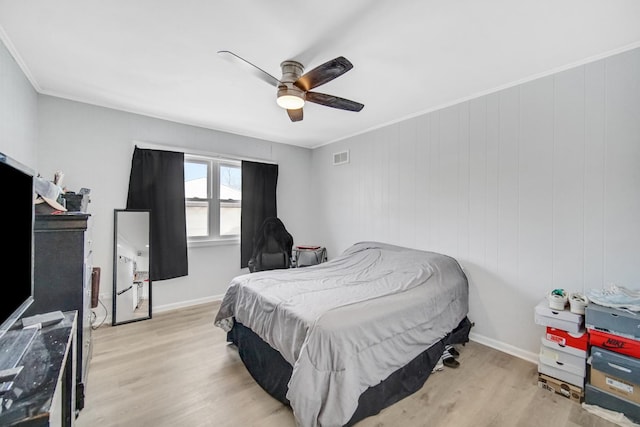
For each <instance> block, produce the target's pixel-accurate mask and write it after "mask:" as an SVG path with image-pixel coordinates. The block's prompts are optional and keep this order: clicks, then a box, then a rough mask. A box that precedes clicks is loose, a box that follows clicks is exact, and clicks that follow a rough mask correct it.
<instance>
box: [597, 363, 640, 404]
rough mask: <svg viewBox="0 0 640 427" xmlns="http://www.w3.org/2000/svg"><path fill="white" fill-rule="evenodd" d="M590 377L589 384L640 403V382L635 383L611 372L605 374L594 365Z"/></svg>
mask: <svg viewBox="0 0 640 427" xmlns="http://www.w3.org/2000/svg"><path fill="white" fill-rule="evenodd" d="M589 378H590V381H589V384H591V385H592V386H595V387H597V388H599V389H600V390H603V391H606V392H607V393H611V394H613V395H615V396H618V397H622V398H623V399H626V400H628V401H630V402H634V403H640V386H639V385H638V384H633V383H631V382H629V381H625V380H623V379H622V378H619V377H615V376H613V375H611V374H605V373H604V372H601V371H599V370H597V369H594V368H593V366H592V367H591V369H590V377H589Z"/></svg>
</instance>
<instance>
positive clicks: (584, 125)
mask: <svg viewBox="0 0 640 427" xmlns="http://www.w3.org/2000/svg"><path fill="white" fill-rule="evenodd" d="M343 149H349V150H350V156H351V162H350V163H349V164H346V165H341V166H332V165H331V162H332V153H334V152H338V151H341V150H343ZM312 158H313V159H312V162H313V175H314V177H315V179H316V181H315V182H316V185H317V186H318V187H319V189H320V191H321V196H320V197H319V199H318V204H317V205H316V209H317V211H318V213H319V216H318V220H319V222H318V223H317V227H316V229H315V230H316V233H315V234H314V235H313V238H314V239H315V240H314V243H318V244H323V245H325V246H327V248H328V252H329V256H330V257H331V256H335V255H336V254H338V253H339V252H341V251H343V250H344V249H345V248H347V247H348V246H350V245H351V244H353V243H355V242H357V241H361V240H381V241H385V242H389V243H394V244H400V245H405V246H410V247H414V248H418V249H425V250H431V251H436V252H443V253H445V254H448V255H452V256H454V257H456V258H457V259H458V260H459V261H460V263H461V265H462V266H463V268H464V269H465V271H466V272H467V275H468V277H469V281H470V314H469V317H470V319H471V320H472V321H474V322H475V324H476V326H475V327H474V328H473V330H472V336H473V337H474V339H476V340H478V341H481V342H485V343H487V344H489V345H492V346H495V347H498V348H500V349H502V350H505V351H507V352H510V353H512V354H516V355H518V356H520V357H523V358H527V359H529V360H532V361H534V360H536V358H537V351H538V349H539V345H540V343H539V339H540V336H541V334H542V332H543V328H542V327H541V326H537V325H535V324H534V315H533V308H534V306H535V305H536V304H537V303H538V302H539V301H540V300H541V299H543V298H544V296H545V294H546V292H548V291H549V290H551V289H554V288H558V287H561V288H565V289H567V290H568V291H582V292H586V291H587V290H588V289H589V288H600V287H602V286H604V285H607V284H609V283H617V284H620V285H624V286H627V287H630V288H640V271H639V270H638V268H637V265H638V264H639V262H640V244H639V243H638V242H640V49H636V50H633V51H629V52H626V53H623V54H619V55H616V56H613V57H610V58H607V59H605V60H601V61H598V62H595V63H592V64H588V65H585V66H581V67H578V68H575V69H572V70H569V71H566V72H562V73H559V74H556V75H553V76H549V77H546V78H541V79H538V80H535V81H532V82H529V83H526V84H522V85H519V86H516V87H513V88H509V89H506V90H502V91H500V92H498V93H494V94H490V95H487V96H483V97H480V98H478V99H474V100H472V101H469V102H464V103H461V104H459V105H456V106H453V107H450V108H446V109H444V110H441V111H436V112H432V113H429V114H425V115H423V116H419V117H416V118H413V119H410V120H406V121H403V122H401V123H397V124H394V125H391V126H388V127H385V128H382V129H379V130H376V131H373V132H370V133H367V134H364V135H359V136H356V137H353V138H350V139H347V140H344V141H340V142H336V143H334V144H330V145H327V146H324V147H321V148H319V149H316V150H314V152H313V155H312Z"/></svg>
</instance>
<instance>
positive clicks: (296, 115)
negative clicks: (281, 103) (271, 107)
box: [287, 108, 302, 122]
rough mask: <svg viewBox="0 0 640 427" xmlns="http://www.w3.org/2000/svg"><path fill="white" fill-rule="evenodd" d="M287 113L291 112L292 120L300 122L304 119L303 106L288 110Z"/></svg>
mask: <svg viewBox="0 0 640 427" xmlns="http://www.w3.org/2000/svg"><path fill="white" fill-rule="evenodd" d="M287 114H289V118H290V119H291V121H292V122H299V121H300V120H302V108H298V109H297V110H287Z"/></svg>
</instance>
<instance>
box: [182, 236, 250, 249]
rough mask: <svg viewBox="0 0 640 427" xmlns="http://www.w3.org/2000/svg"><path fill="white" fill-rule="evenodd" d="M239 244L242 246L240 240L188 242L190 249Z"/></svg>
mask: <svg viewBox="0 0 640 427" xmlns="http://www.w3.org/2000/svg"><path fill="white" fill-rule="evenodd" d="M239 244H240V238H233V239H216V240H189V241H187V247H188V248H202V247H208V246H235V245H239Z"/></svg>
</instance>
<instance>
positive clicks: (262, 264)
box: [249, 217, 293, 272]
mask: <svg viewBox="0 0 640 427" xmlns="http://www.w3.org/2000/svg"><path fill="white" fill-rule="evenodd" d="M292 249H293V237H292V236H291V234H289V232H288V231H287V229H286V227H285V226H284V224H283V223H282V221H281V220H280V219H279V218H276V217H269V218H267V219H265V220H264V222H263V223H262V225H261V226H260V228H259V229H258V230H257V231H256V234H255V237H254V243H253V254H252V256H251V259H250V260H249V270H250V271H251V272H254V271H263V270H273V269H278V268H289V267H290V266H291V255H292Z"/></svg>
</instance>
